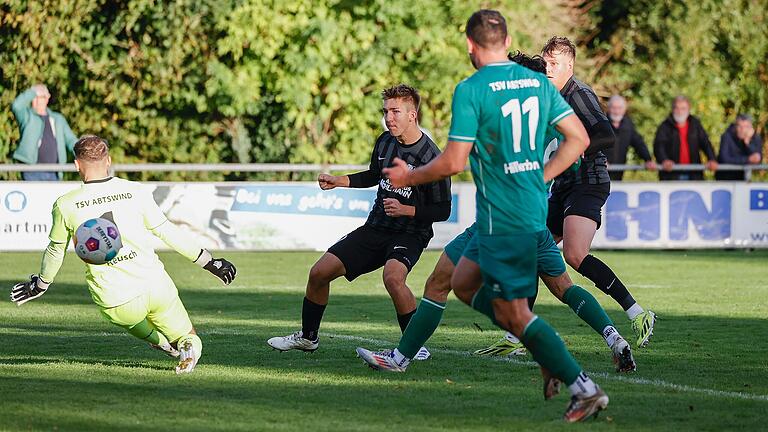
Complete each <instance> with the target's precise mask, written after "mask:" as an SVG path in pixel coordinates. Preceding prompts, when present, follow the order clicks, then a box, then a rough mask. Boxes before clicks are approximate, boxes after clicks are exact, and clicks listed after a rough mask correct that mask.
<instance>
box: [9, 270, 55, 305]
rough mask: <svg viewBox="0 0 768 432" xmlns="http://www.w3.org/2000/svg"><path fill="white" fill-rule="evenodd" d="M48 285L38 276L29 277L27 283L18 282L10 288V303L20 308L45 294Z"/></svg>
mask: <svg viewBox="0 0 768 432" xmlns="http://www.w3.org/2000/svg"><path fill="white" fill-rule="evenodd" d="M49 285H50V283H49V282H45V281H44V280H42V279H41V278H40V276H38V275H31V276H30V277H29V281H27V282H19V283H17V284H16V285H14V286H13V288H11V301H12V302H14V303H16V305H17V306H21V305H23V304H24V303H26V302H28V301H30V300H34V299H36V298H38V297H40V296H41V295H43V294H45V291H46V290H47V289H48V286H49Z"/></svg>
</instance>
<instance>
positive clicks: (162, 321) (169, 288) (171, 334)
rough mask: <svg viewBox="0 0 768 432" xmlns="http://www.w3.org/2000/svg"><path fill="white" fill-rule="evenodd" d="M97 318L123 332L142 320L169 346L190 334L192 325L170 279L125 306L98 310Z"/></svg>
mask: <svg viewBox="0 0 768 432" xmlns="http://www.w3.org/2000/svg"><path fill="white" fill-rule="evenodd" d="M166 276H167V275H166ZM101 314H102V316H104V318H106V319H107V321H109V322H111V323H112V324H115V325H117V326H120V327H123V328H125V329H126V330H127V329H129V328H131V327H133V326H135V325H136V324H138V323H140V322H142V321H143V320H144V319H145V318H146V319H147V320H148V321H149V322H150V323H151V324H152V325H154V326H155V328H157V331H159V332H160V333H162V334H163V335H165V337H166V338H167V339H168V340H169V341H171V342H175V341H177V340H178V339H179V338H180V337H182V336H184V335H186V334H189V332H190V331H192V321H190V320H189V315H188V314H187V310H186V309H185V308H184V304H183V303H182V302H181V299H180V298H179V291H178V290H177V289H176V285H174V283H173V281H172V280H171V278H170V277H166V280H160V281H158V284H157V285H155V286H153V287H152V288H151V289H150V290H149V291H148V292H146V293H144V294H142V295H140V296H138V297H136V298H134V299H133V300H131V301H129V302H128V303H124V304H122V305H120V306H115V307H111V308H102V309H101Z"/></svg>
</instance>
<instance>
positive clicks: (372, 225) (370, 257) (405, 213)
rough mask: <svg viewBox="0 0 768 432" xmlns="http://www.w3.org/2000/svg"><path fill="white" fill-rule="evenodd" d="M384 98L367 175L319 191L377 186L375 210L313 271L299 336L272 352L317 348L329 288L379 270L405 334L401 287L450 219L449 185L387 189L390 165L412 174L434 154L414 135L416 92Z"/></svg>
mask: <svg viewBox="0 0 768 432" xmlns="http://www.w3.org/2000/svg"><path fill="white" fill-rule="evenodd" d="M382 97H383V100H384V117H385V121H386V126H387V128H388V129H389V130H388V131H386V132H384V133H382V134H381V135H380V136H379V137H378V138H377V139H376V144H375V145H374V147H373V152H372V154H371V163H370V167H369V168H368V170H367V171H363V172H359V173H355V174H350V175H344V176H332V175H329V174H321V175H320V176H319V177H318V183H320V188H322V189H323V190H328V189H333V188H335V187H351V188H367V187H371V186H375V185H378V186H379V188H378V193H377V194H376V202H375V203H374V206H373V209H372V210H371V212H370V214H369V215H368V220H367V221H366V222H365V224H364V225H363V226H361V227H360V228H358V229H356V230H354V231H352V232H351V233H349V234H348V235H346V236H344V237H343V238H342V239H341V240H339V241H338V242H337V243H336V244H334V245H333V246H331V247H330V248H329V249H328V252H326V253H325V254H324V255H323V256H322V257H320V259H319V260H318V261H317V262H316V263H315V265H314V266H312V269H311V270H310V271H309V281H308V282H307V291H306V295H305V297H304V304H303V307H302V313H301V320H302V324H301V330H300V331H297V332H295V333H293V334H291V335H288V336H278V337H273V338H271V339H269V340H268V341H267V343H268V344H269V345H270V346H271V347H272V348H275V349H277V350H280V351H288V350H292V349H298V350H302V351H314V350H316V349H317V347H318V342H319V338H318V329H319V328H320V321H321V320H322V318H323V312H324V311H325V307H326V305H327V304H328V294H329V289H330V283H331V281H333V280H335V279H337V278H339V277H340V276H344V277H345V278H346V279H347V280H349V281H352V280H354V279H355V278H356V277H358V276H360V275H363V274H366V273H370V272H372V271H374V270H377V269H379V268H381V267H384V272H383V279H384V286H385V287H386V289H387V292H388V293H389V295H390V297H392V302H393V303H394V305H395V310H396V311H397V320H398V323H399V324H400V329H401V330H405V328H406V327H407V326H408V322H409V321H410V319H411V316H412V315H413V313H414V312H415V311H416V299H415V297H414V296H413V293H412V292H411V290H410V288H408V286H407V285H406V283H405V280H406V277H407V276H408V272H410V270H411V269H412V268H413V266H414V265H416V262H417V261H418V260H419V257H420V256H421V252H422V251H423V250H424V248H426V247H427V244H428V243H429V240H430V239H431V238H432V236H433V232H432V223H434V222H439V221H444V220H446V219H448V217H449V216H450V213H451V183H450V180H449V179H445V180H441V181H438V182H435V183H429V184H426V185H420V186H416V187H406V188H401V189H395V188H393V187H391V185H390V183H389V180H388V179H386V178H384V176H383V175H382V174H381V170H382V169H384V168H387V167H389V166H390V165H391V164H392V160H393V159H394V158H400V159H402V160H404V161H405V162H406V163H408V165H409V166H410V167H411V169H413V168H415V167H418V166H421V165H426V164H427V163H429V162H430V161H431V160H432V159H434V158H435V157H437V155H439V154H440V150H439V149H438V148H437V146H436V145H435V143H434V142H433V141H432V140H431V139H430V138H429V137H428V136H427V135H426V134H424V133H423V132H422V131H421V129H419V125H418V110H419V103H420V97H419V94H418V92H417V91H416V89H414V88H412V87H409V86H407V85H403V84H400V85H397V86H394V87H391V88H388V89H386V90H384V91H383V92H382ZM419 354H420V356H418V357H417V358H416V359H424V358H428V357H429V352H428V351H426V349H423V348H422V350H421V351H420V353H419Z"/></svg>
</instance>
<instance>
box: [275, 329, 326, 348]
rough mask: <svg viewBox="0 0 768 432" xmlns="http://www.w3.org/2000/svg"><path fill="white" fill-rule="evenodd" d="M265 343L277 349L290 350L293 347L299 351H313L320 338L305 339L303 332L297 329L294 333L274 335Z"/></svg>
mask: <svg viewBox="0 0 768 432" xmlns="http://www.w3.org/2000/svg"><path fill="white" fill-rule="evenodd" d="M267 345H269V346H271V347H272V348H274V349H276V350H278V351H290V350H294V349H295V350H300V351H306V352H313V351H315V350H317V347H318V346H319V345H320V339H319V338H318V339H316V340H314V341H311V340H309V339H306V338H304V334H303V333H302V332H301V330H299V331H297V332H296V333H293V334H290V335H288V336H276V337H273V338H270V339H269V340H268V341H267Z"/></svg>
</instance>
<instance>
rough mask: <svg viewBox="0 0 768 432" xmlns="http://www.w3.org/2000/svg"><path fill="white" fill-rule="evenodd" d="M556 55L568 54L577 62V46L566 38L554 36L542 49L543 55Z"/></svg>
mask: <svg viewBox="0 0 768 432" xmlns="http://www.w3.org/2000/svg"><path fill="white" fill-rule="evenodd" d="M556 53H564V54H568V55H569V56H571V58H572V59H574V60H575V59H576V45H574V44H573V42H571V40H570V39H568V38H567V37H565V36H552V37H551V38H550V39H549V40H548V41H547V43H545V44H544V48H542V49H541V54H542V55H554V54H556Z"/></svg>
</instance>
